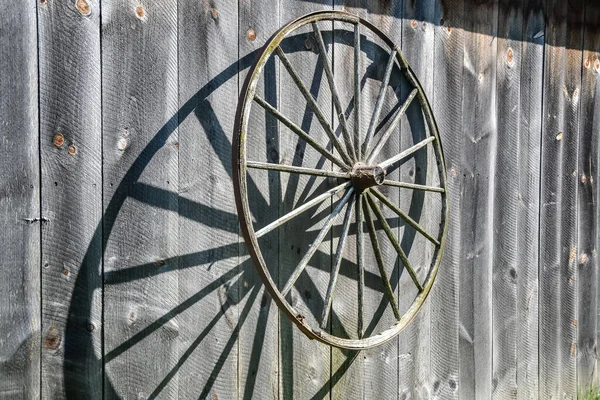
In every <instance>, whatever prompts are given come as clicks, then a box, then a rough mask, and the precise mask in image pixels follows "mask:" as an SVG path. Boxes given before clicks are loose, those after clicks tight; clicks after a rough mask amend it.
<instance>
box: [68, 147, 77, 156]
mask: <svg viewBox="0 0 600 400" xmlns="http://www.w3.org/2000/svg"><path fill="white" fill-rule="evenodd" d="M69 154H70V155H72V156H74V155H75V154H77V148H76V147H75V145H74V144H72V145H70V146H69Z"/></svg>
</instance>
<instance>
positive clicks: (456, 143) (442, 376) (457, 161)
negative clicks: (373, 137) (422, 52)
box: [430, 1, 470, 398]
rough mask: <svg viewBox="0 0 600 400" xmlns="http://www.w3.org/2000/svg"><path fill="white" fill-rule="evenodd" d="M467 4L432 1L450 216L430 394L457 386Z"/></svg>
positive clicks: (435, 300) (435, 307)
mask: <svg viewBox="0 0 600 400" xmlns="http://www.w3.org/2000/svg"><path fill="white" fill-rule="evenodd" d="M467 12H468V11H467V10H465V7H464V1H457V2H455V4H454V5H453V7H449V8H447V9H442V7H441V4H440V3H439V2H437V3H436V17H435V20H436V21H441V20H442V19H443V22H444V23H443V24H442V25H440V26H438V27H436V30H435V47H434V64H435V66H436V68H435V72H434V76H433V79H434V92H433V112H434V115H435V117H436V120H437V123H438V126H439V130H440V136H441V137H440V140H441V141H442V143H443V146H444V155H445V157H446V172H447V175H448V199H449V203H450V210H449V212H450V218H449V220H448V236H447V239H446V249H445V250H444V257H443V258H442V263H441V264H440V269H439V272H438V276H437V278H436V284H435V285H434V287H433V289H432V291H431V295H430V297H431V299H430V301H431V317H430V318H431V325H430V326H431V385H432V386H431V395H432V397H437V398H458V392H459V381H458V379H459V364H458V362H459V347H458V346H459V328H460V327H459V310H458V298H459V293H458V290H459V272H460V271H459V269H460V267H461V265H462V257H463V251H462V247H461V243H462V240H463V236H464V235H465V234H467V232H464V230H466V228H464V226H463V221H462V217H461V215H462V214H463V212H470V211H469V210H467V211H463V208H464V206H463V196H462V195H461V193H463V189H464V185H465V179H466V171H465V168H466V160H464V158H463V155H462V154H463V145H464V138H463V133H462V113H463V111H462V102H463V96H468V95H469V93H465V94H464V95H463V84H462V82H463V54H464V45H463V43H464V33H463V31H462V30H460V29H457V25H458V24H460V23H461V21H462V18H463V15H466V13H467Z"/></svg>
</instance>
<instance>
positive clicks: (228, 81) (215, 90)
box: [177, 0, 256, 399]
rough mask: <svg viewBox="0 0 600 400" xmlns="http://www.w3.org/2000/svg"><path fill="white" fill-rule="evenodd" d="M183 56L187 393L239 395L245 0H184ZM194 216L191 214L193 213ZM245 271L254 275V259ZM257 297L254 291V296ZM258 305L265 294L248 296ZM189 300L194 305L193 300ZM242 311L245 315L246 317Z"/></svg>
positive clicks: (182, 280) (183, 389)
mask: <svg viewBox="0 0 600 400" xmlns="http://www.w3.org/2000/svg"><path fill="white" fill-rule="evenodd" d="M178 36H179V47H178V51H177V53H178V58H179V118H178V119H179V124H180V125H179V186H180V193H181V198H180V212H181V215H182V217H181V218H180V224H179V253H180V259H181V260H184V259H185V260H186V263H185V265H184V264H183V261H181V262H180V272H179V302H180V304H181V305H183V304H186V308H185V310H184V311H182V313H181V314H180V315H179V317H178V323H179V327H180V332H181V333H180V336H179V342H180V345H179V347H180V356H179V357H180V362H179V365H181V368H180V370H179V393H178V396H179V397H182V398H223V399H227V398H230V399H235V398H237V397H238V379H239V377H238V368H237V361H238V335H239V333H240V328H241V327H242V326H243V325H242V324H243V323H244V317H245V315H246V314H247V312H248V310H247V309H246V308H239V306H240V304H241V303H240V301H241V299H240V298H239V293H240V291H239V290H238V287H239V285H241V284H243V279H242V278H239V279H237V280H236V278H237V277H238V275H239V272H240V268H241V267H240V265H239V259H238V246H239V239H238V219H237V213H236V211H235V204H234V201H233V194H232V184H231V140H232V132H233V121H234V118H235V105H236V104H237V91H238V78H237V73H238V55H239V53H238V39H239V38H238V5H237V2H235V1H226V0H216V1H213V0H202V1H187V0H180V1H179V2H178ZM184 215H185V217H184ZM245 268H246V269H248V271H247V272H244V275H245V274H246V273H249V274H252V273H254V271H253V270H252V266H251V265H250V264H249V263H247V264H245ZM253 296H254V297H253ZM246 298H247V302H249V303H247V304H253V302H254V301H255V298H256V296H255V295H253V294H251V295H248V296H246ZM188 306H189V307H188ZM238 314H239V318H238Z"/></svg>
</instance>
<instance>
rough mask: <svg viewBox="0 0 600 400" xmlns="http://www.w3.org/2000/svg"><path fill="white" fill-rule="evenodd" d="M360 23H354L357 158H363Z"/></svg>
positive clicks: (355, 144) (355, 149)
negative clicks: (361, 144)
mask: <svg viewBox="0 0 600 400" xmlns="http://www.w3.org/2000/svg"><path fill="white" fill-rule="evenodd" d="M361 54H362V52H361V51H360V25H359V24H356V25H354V151H355V153H356V158H357V159H358V160H360V159H361V157H362V156H361V146H360V143H361V140H360V65H361Z"/></svg>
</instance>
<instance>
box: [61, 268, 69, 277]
mask: <svg viewBox="0 0 600 400" xmlns="http://www.w3.org/2000/svg"><path fill="white" fill-rule="evenodd" d="M62 272H63V275H64V276H69V270H68V269H66V268H64V269H63V271H62Z"/></svg>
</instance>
